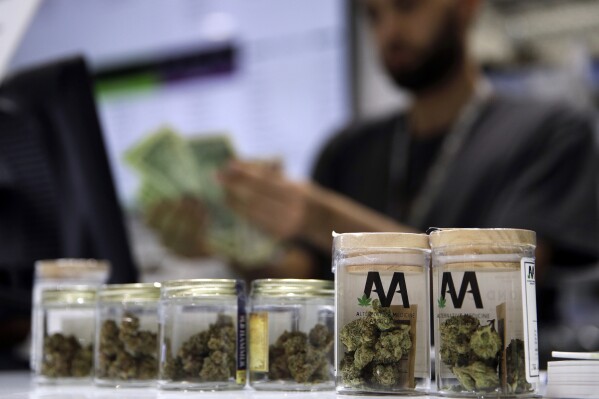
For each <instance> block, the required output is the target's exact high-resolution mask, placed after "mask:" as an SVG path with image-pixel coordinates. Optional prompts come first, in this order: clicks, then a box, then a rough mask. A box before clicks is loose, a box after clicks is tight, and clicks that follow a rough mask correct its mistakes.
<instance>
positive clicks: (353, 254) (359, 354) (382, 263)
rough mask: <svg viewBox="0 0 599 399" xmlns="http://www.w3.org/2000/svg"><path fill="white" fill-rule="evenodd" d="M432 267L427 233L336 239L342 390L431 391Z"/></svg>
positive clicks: (337, 352) (337, 358)
mask: <svg viewBox="0 0 599 399" xmlns="http://www.w3.org/2000/svg"><path fill="white" fill-rule="evenodd" d="M429 262H430V249H429V243H428V236H426V235H425V234H409V233H351V234H339V235H335V238H334V240H333V272H334V273H335V310H336V323H335V330H336V334H335V335H336V337H337V343H336V346H335V362H336V365H337V373H336V375H337V379H336V385H337V391H338V392H342V393H359V392H364V393H381V394H385V393H400V394H407V395H417V394H426V392H427V391H428V389H429V388H430V375H431V371H430V310H429V293H430V289H429V281H430V280H429V270H430V269H429Z"/></svg>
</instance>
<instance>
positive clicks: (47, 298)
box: [42, 285, 96, 306]
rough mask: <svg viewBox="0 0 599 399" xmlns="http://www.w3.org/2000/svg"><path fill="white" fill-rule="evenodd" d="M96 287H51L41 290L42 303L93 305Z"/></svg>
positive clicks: (53, 304)
mask: <svg viewBox="0 0 599 399" xmlns="http://www.w3.org/2000/svg"><path fill="white" fill-rule="evenodd" d="M95 303H96V289H95V288H94V287H90V286H87V285H75V286H70V287H65V288H52V289H47V290H44V291H42V304H43V305H52V306H61V305H66V306H95Z"/></svg>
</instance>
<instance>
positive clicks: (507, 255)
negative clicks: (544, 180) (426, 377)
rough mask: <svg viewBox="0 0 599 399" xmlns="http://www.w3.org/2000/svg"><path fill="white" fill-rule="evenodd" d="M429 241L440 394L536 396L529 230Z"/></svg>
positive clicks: (446, 233)
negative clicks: (432, 274) (431, 254)
mask: <svg viewBox="0 0 599 399" xmlns="http://www.w3.org/2000/svg"><path fill="white" fill-rule="evenodd" d="M430 241H431V247H432V250H433V273H434V279H433V282H434V287H433V292H434V297H433V300H434V301H435V303H434V309H435V310H434V314H435V342H436V343H437V356H436V364H435V370H436V372H435V373H436V379H437V389H438V391H439V393H440V394H442V395H447V396H451V395H456V396H477V397H478V396H483V395H484V396H487V395H493V396H530V395H534V394H535V393H536V389H537V386H538V376H539V360H538V349H537V327H536V298H535V277H534V275H535V258H534V251H535V245H536V236H535V233H534V232H533V231H529V230H515V229H448V230H438V231H434V232H432V233H431V235H430Z"/></svg>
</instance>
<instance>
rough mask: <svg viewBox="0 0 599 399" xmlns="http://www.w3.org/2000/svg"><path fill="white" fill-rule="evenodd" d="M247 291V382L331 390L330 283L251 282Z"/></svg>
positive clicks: (268, 386)
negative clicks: (249, 290)
mask: <svg viewBox="0 0 599 399" xmlns="http://www.w3.org/2000/svg"><path fill="white" fill-rule="evenodd" d="M250 295H251V296H250V299H251V312H250V315H249V337H248V338H249V346H248V348H249V370H250V373H249V383H250V385H251V386H252V387H253V388H254V389H256V390H276V391H317V390H326V389H333V388H334V387H335V382H334V377H333V366H332V364H333V347H334V340H333V338H334V334H333V333H334V322H335V320H334V314H335V313H334V286H333V282H332V281H326V280H296V279H266V280H255V281H254V282H252V290H251V294H250Z"/></svg>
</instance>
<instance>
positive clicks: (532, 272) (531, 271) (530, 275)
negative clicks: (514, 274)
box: [528, 263, 535, 280]
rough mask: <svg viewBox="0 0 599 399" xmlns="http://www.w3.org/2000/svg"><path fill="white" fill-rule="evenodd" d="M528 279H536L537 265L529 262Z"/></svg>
mask: <svg viewBox="0 0 599 399" xmlns="http://www.w3.org/2000/svg"><path fill="white" fill-rule="evenodd" d="M528 279H529V280H534V279H535V265H533V264H530V263H529V264H528Z"/></svg>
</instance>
